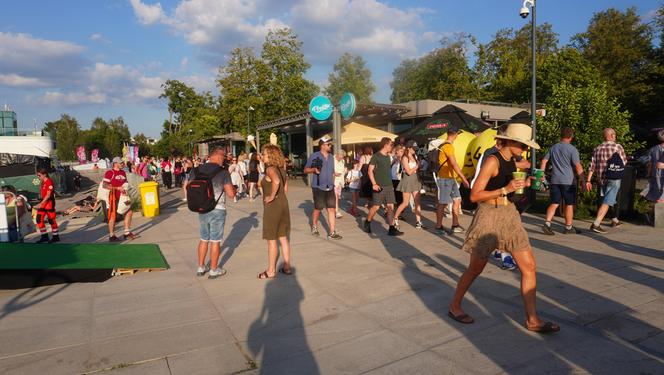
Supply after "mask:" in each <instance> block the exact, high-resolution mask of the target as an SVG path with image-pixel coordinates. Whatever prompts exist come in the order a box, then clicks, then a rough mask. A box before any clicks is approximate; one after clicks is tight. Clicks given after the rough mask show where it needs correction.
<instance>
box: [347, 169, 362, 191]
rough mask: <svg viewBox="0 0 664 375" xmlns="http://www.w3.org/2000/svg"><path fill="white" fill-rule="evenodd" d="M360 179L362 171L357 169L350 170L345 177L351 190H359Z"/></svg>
mask: <svg viewBox="0 0 664 375" xmlns="http://www.w3.org/2000/svg"><path fill="white" fill-rule="evenodd" d="M360 178H362V171H360V170H359V169H351V170H350V171H348V174H347V175H346V180H348V181H349V182H348V187H349V188H351V189H359V188H360Z"/></svg>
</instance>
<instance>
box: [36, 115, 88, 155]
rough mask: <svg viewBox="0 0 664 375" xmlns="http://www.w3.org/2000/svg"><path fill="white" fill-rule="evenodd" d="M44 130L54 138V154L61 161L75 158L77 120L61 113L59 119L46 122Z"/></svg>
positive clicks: (77, 135) (77, 133) (77, 131)
mask: <svg viewBox="0 0 664 375" xmlns="http://www.w3.org/2000/svg"><path fill="white" fill-rule="evenodd" d="M44 130H46V131H48V132H49V133H50V134H51V137H53V138H55V147H56V155H57V157H58V159H60V160H62V161H70V160H76V147H77V146H78V145H79V143H78V141H79V132H80V130H81V128H80V126H79V125H78V121H76V119H75V118H73V117H71V116H69V115H68V114H62V115H61V116H60V119H59V120H56V121H51V122H47V123H46V124H45V127H44Z"/></svg>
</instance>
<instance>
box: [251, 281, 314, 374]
mask: <svg viewBox="0 0 664 375" xmlns="http://www.w3.org/2000/svg"><path fill="white" fill-rule="evenodd" d="M303 300H304V292H303V290H302V287H301V286H300V284H299V283H298V281H297V276H296V273H294V274H293V275H292V276H288V277H280V278H277V279H274V280H266V281H265V299H264V301H263V308H262V309H261V313H260V314H259V316H258V317H257V318H256V320H255V321H254V322H253V323H252V324H251V326H250V327H249V333H248V334H247V341H248V342H247V345H248V346H249V350H251V352H252V354H253V357H254V358H256V357H258V356H259V355H260V354H262V360H261V366H260V368H259V373H260V374H312V375H315V374H319V373H320V370H319V368H318V364H317V363H316V360H315V358H314V356H313V354H312V353H311V349H310V347H309V344H308V341H307V337H306V334H305V329H304V320H303V318H302V313H301V311H300V304H301V303H302V301H303ZM285 327H286V328H287V329H284V328H285ZM284 352H286V353H288V352H292V353H296V354H297V360H294V361H291V360H289V359H285V360H284V359H283V358H285V357H287V355H285V354H284Z"/></svg>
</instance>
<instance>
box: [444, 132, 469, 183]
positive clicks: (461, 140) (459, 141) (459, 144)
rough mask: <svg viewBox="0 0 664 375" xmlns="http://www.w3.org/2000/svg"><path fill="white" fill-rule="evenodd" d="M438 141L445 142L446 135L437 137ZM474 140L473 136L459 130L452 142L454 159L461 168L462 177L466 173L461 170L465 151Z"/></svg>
mask: <svg viewBox="0 0 664 375" xmlns="http://www.w3.org/2000/svg"><path fill="white" fill-rule="evenodd" d="M438 139H442V140H443V141H445V140H447V133H445V134H443V135H441V136H440V137H438ZM474 140H475V134H473V133H469V132H467V131H465V130H461V132H460V133H459V135H457V137H456V139H455V140H454V158H455V159H456V161H457V163H458V164H459V167H460V168H461V170H462V172H463V174H464V175H466V172H465V171H464V170H463V168H464V165H465V164H464V161H465V158H466V151H467V149H468V146H469V145H470V144H471V143H472V142H473V141H474ZM457 180H458V181H459V182H461V179H460V178H458V177H457Z"/></svg>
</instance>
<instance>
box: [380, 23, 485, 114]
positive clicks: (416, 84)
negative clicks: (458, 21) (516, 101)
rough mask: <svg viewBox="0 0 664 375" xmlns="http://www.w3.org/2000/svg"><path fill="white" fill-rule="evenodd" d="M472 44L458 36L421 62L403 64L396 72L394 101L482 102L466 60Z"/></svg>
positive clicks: (466, 36) (414, 61)
mask: <svg viewBox="0 0 664 375" xmlns="http://www.w3.org/2000/svg"><path fill="white" fill-rule="evenodd" d="M469 43H474V38H472V37H471V36H469V35H466V34H459V35H457V36H455V37H453V38H447V39H443V40H442V41H441V45H442V47H440V48H437V49H435V50H433V51H431V52H430V53H428V54H426V55H425V56H423V57H422V58H420V59H417V60H405V61H403V62H402V63H401V64H400V65H399V66H398V67H397V68H396V69H395V70H394V72H393V81H392V82H391V84H390V86H391V87H392V95H391V99H392V101H393V102H405V101H410V100H420V99H438V100H455V99H460V98H469V99H480V97H481V90H480V89H479V87H478V85H477V84H476V83H475V80H474V73H473V71H472V70H471V68H470V67H469V66H468V58H467V56H466V51H467V50H468V44H469Z"/></svg>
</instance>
